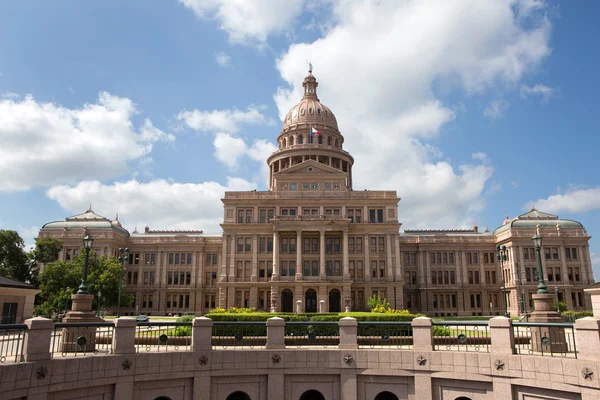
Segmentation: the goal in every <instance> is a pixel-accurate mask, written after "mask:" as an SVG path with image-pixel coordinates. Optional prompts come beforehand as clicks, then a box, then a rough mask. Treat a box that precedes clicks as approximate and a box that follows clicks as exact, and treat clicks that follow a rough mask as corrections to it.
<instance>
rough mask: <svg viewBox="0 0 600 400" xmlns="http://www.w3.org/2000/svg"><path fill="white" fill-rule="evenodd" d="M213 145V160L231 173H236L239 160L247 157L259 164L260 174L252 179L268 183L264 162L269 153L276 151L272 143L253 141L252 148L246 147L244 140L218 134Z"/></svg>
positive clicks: (267, 172) (267, 171) (266, 168)
mask: <svg viewBox="0 0 600 400" xmlns="http://www.w3.org/2000/svg"><path fill="white" fill-rule="evenodd" d="M213 145H214V147H215V153H214V155H215V158H216V159H217V160H219V161H221V162H222V163H224V164H225V165H227V167H228V168H229V169H230V170H231V171H237V170H238V168H239V163H240V159H241V158H242V157H248V158H250V159H251V160H253V161H257V162H259V163H261V164H260V165H261V167H260V173H259V174H258V175H257V176H255V177H254V178H255V179H256V180H259V179H260V180H262V181H263V182H268V181H269V167H268V165H267V164H266V162H265V161H266V160H267V157H269V156H270V155H271V153H273V152H274V151H275V150H277V147H276V146H275V145H274V144H273V143H270V142H268V141H266V140H262V139H261V140H255V141H254V143H253V144H252V146H248V145H247V144H246V142H245V141H244V139H241V138H236V137H233V136H231V135H229V134H227V133H223V132H219V133H217V134H216V135H215V139H214V141H213Z"/></svg>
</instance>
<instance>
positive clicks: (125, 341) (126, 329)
mask: <svg viewBox="0 0 600 400" xmlns="http://www.w3.org/2000/svg"><path fill="white" fill-rule="evenodd" d="M136 327H137V322H136V320H135V319H133V318H124V317H120V318H116V319H115V330H114V331H113V338H112V345H113V353H114V354H133V353H135V329H136Z"/></svg>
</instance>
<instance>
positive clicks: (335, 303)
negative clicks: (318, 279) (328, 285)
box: [329, 289, 342, 312]
mask: <svg viewBox="0 0 600 400" xmlns="http://www.w3.org/2000/svg"><path fill="white" fill-rule="evenodd" d="M340 298H341V293H340V291H339V290H337V289H331V290H330V291H329V312H341V311H342V307H341V301H340Z"/></svg>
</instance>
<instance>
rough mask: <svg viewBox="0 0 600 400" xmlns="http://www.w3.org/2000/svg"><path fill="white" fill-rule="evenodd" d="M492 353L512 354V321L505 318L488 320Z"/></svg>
mask: <svg viewBox="0 0 600 400" xmlns="http://www.w3.org/2000/svg"><path fill="white" fill-rule="evenodd" d="M488 326H489V327H490V338H491V341H492V353H499V354H514V352H515V335H514V334H513V327H512V320H511V319H510V318H506V317H494V318H491V319H490V320H489V323H488Z"/></svg>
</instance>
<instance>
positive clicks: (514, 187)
mask: <svg viewBox="0 0 600 400" xmlns="http://www.w3.org/2000/svg"><path fill="white" fill-rule="evenodd" d="M510 185H511V186H512V187H513V189H518V188H519V184H518V183H517V182H515V181H512V182H511V183H510Z"/></svg>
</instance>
